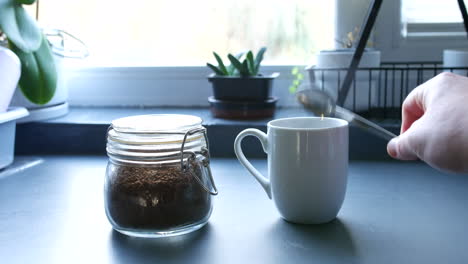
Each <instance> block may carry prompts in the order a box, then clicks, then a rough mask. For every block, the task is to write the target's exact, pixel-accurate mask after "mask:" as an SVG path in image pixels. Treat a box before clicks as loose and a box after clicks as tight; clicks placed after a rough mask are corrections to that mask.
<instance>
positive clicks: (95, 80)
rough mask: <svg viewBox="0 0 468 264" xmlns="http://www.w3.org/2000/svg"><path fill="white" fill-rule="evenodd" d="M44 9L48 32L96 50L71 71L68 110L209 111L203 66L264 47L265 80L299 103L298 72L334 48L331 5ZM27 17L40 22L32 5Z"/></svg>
mask: <svg viewBox="0 0 468 264" xmlns="http://www.w3.org/2000/svg"><path fill="white" fill-rule="evenodd" d="M37 5H38V8H39V12H38V13H39V15H38V20H39V23H40V24H41V26H43V27H49V28H60V29H63V30H65V31H67V32H69V33H71V34H73V35H74V36H76V37H78V38H79V39H81V40H82V41H83V42H85V43H86V45H87V46H88V48H89V52H90V56H89V57H88V58H87V59H85V60H83V61H79V63H73V64H71V65H72V70H67V73H66V77H65V79H66V81H67V86H68V87H69V103H70V104H71V105H91V106H115V105H117V106H127V105H130V106H132V105H133V106H135V105H136V106H207V105H208V102H207V97H208V96H210V95H211V88H210V84H209V82H208V81H207V79H206V77H207V75H208V74H210V71H209V69H207V67H206V66H205V64H206V62H215V59H214V57H213V55H212V51H216V52H218V53H219V54H220V55H221V54H222V55H227V53H228V52H230V53H236V52H238V51H242V50H246V49H252V50H254V51H256V50H258V49H259V48H260V47H262V46H267V48H268V50H267V53H266V54H265V60H264V63H263V67H262V69H263V71H264V73H266V74H269V73H272V72H279V73H280V74H281V75H280V77H279V78H278V79H276V81H275V83H274V89H273V93H274V95H275V96H278V97H279V98H281V100H280V101H279V103H278V105H279V106H288V105H296V104H297V103H296V100H295V99H294V98H293V96H291V95H290V94H289V92H288V87H289V85H290V84H291V82H292V79H293V76H292V75H291V73H290V72H291V69H292V66H291V65H304V66H305V65H307V64H310V63H312V61H313V58H314V53H315V52H317V51H319V50H322V49H330V48H333V45H334V39H333V38H334V37H333V36H334V5H335V4H334V1H323V0H291V1H283V0H258V1H250V0H239V1H225V0H221V1H220V0H200V1H169V0H137V1H124V0H113V1H110V0H99V1H94V0H81V1H62V0H47V1H38V3H37ZM30 11H31V13H32V14H33V15H35V13H36V10H35V8H34V6H33V7H32V8H31V10H30ZM224 57H226V56H223V58H224ZM67 64H69V65H70V63H69V62H68V63H67ZM288 65H289V66H288Z"/></svg>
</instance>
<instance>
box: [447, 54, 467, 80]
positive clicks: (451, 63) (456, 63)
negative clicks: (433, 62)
mask: <svg viewBox="0 0 468 264" xmlns="http://www.w3.org/2000/svg"><path fill="white" fill-rule="evenodd" d="M443 67H447V68H450V67H468V50H466V49H465V50H463V49H457V50H453V49H446V50H444V52H443ZM447 71H450V70H447ZM453 73H456V74H459V75H463V76H468V71H467V70H453Z"/></svg>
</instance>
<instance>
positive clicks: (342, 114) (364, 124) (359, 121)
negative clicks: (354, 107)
mask: <svg viewBox="0 0 468 264" xmlns="http://www.w3.org/2000/svg"><path fill="white" fill-rule="evenodd" d="M335 116H336V117H338V118H341V119H344V120H346V121H348V122H349V123H353V124H355V125H357V126H358V127H360V128H362V129H364V130H366V131H369V132H371V133H372V134H374V135H376V136H379V137H381V138H383V139H385V140H387V141H390V140H391V139H392V138H394V137H396V136H397V135H395V134H393V133H392V132H390V131H388V130H386V129H385V128H383V127H381V126H379V125H377V124H376V123H374V122H371V121H369V120H368V119H365V118H364V117H362V116H360V115H357V114H355V113H353V112H351V111H349V110H347V109H344V108H342V107H340V106H336V109H335Z"/></svg>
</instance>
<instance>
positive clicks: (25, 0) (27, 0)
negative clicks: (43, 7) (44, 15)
mask: <svg viewBox="0 0 468 264" xmlns="http://www.w3.org/2000/svg"><path fill="white" fill-rule="evenodd" d="M16 2H17V3H18V4H22V5H32V4H34V3H35V2H36V0H16Z"/></svg>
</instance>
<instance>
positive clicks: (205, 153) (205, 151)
mask: <svg viewBox="0 0 468 264" xmlns="http://www.w3.org/2000/svg"><path fill="white" fill-rule="evenodd" d="M196 133H203V137H204V138H205V142H206V147H202V148H201V150H200V151H184V146H185V142H186V140H187V137H188V136H191V135H193V134H196ZM184 155H189V157H188V159H187V164H184ZM197 155H201V156H202V157H203V158H202V159H201V160H199V161H198V162H200V163H201V165H202V166H203V167H204V168H205V169H206V170H207V174H208V179H209V181H210V185H211V188H210V187H207V186H206V185H205V184H204V183H203V181H202V179H200V178H199V177H198V176H197V174H196V173H193V171H192V170H191V168H190V166H191V165H190V164H192V162H194V161H197ZM180 168H181V170H182V171H184V172H186V171H189V172H190V174H191V175H192V176H193V177H194V178H195V179H196V180H197V182H198V183H199V184H200V186H201V187H202V188H203V189H204V190H205V191H206V192H208V193H209V194H211V195H217V194H218V189H217V188H216V185H215V183H214V180H213V175H212V173H211V168H210V152H209V143H208V136H207V134H206V129H205V128H195V129H191V130H189V131H187V132H186V133H185V135H184V139H183V141H182V146H181V148H180Z"/></svg>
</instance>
